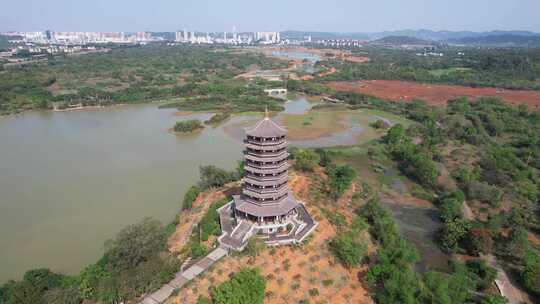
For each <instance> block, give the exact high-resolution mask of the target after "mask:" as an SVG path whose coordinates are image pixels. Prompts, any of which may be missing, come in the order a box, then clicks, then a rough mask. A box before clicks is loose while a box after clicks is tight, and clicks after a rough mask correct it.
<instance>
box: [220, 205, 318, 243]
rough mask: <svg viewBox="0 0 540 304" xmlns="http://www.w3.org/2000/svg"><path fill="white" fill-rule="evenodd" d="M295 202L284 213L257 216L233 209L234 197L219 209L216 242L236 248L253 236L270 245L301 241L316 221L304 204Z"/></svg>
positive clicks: (311, 229)
mask: <svg viewBox="0 0 540 304" xmlns="http://www.w3.org/2000/svg"><path fill="white" fill-rule="evenodd" d="M236 199H239V197H237V198H236ZM295 203H296V205H295V207H294V208H293V209H292V210H290V211H289V212H287V213H286V214H284V215H280V216H278V215H274V216H262V217H261V216H259V217H257V216H254V215H252V214H246V213H244V212H242V211H239V210H236V208H235V207H236V202H235V200H233V201H231V202H230V203H229V204H227V205H225V206H223V207H222V208H220V209H219V210H218V212H219V214H220V222H221V226H222V227H221V228H222V235H221V236H220V237H219V238H218V241H219V242H220V244H221V245H223V246H224V247H226V248H229V249H232V250H237V251H241V250H243V249H244V248H245V246H246V244H247V241H248V239H249V238H252V237H256V238H259V239H262V240H264V242H265V243H266V244H267V245H270V246H275V245H288V244H298V243H301V242H302V241H303V240H304V239H305V238H306V237H307V236H308V235H310V234H311V233H312V232H313V231H314V230H315V228H316V227H317V225H318V223H317V222H316V221H315V220H314V219H313V218H312V217H311V215H310V214H309V213H308V211H307V210H306V208H305V206H304V204H302V203H300V202H297V201H296V200H295Z"/></svg>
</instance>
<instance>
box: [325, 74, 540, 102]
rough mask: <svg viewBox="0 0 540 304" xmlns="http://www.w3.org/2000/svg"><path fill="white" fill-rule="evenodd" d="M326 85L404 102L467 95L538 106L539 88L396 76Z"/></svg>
mask: <svg viewBox="0 0 540 304" xmlns="http://www.w3.org/2000/svg"><path fill="white" fill-rule="evenodd" d="M327 85H328V87H330V88H332V89H335V90H337V91H352V92H357V93H364V94H368V95H373V96H376V97H379V98H383V99H388V100H393V101H407V102H408V101H412V100H414V99H421V100H424V101H425V102H427V103H428V104H431V105H436V106H445V105H446V103H447V101H448V100H451V99H455V98H458V97H469V98H471V99H476V98H479V97H498V98H501V99H502V100H505V101H507V102H509V103H511V104H515V105H518V104H526V105H528V106H529V107H531V108H536V109H538V108H540V92H539V91H525V90H505V89H498V88H471V87H465V86H457V85H440V84H424V83H418V82H412V81H398V80H369V81H352V82H349V81H335V82H329V83H328V84H327Z"/></svg>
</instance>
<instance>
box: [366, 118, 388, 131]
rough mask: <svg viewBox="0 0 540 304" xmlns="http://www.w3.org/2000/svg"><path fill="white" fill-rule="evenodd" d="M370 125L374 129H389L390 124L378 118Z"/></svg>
mask: <svg viewBox="0 0 540 304" xmlns="http://www.w3.org/2000/svg"><path fill="white" fill-rule="evenodd" d="M369 126H370V127H372V128H374V129H388V128H390V124H389V123H388V122H386V121H384V120H382V119H377V120H376V121H374V122H372V123H370V124H369Z"/></svg>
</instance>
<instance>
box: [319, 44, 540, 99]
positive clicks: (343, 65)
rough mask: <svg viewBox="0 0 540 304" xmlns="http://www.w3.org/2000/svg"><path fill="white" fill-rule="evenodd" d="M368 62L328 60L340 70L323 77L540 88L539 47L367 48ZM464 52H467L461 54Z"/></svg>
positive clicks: (328, 63) (328, 64)
mask: <svg viewBox="0 0 540 304" xmlns="http://www.w3.org/2000/svg"><path fill="white" fill-rule="evenodd" d="M363 52H367V54H366V53H364V54H363V55H364V56H366V55H367V56H368V57H369V58H370V61H369V62H365V63H352V62H342V61H330V62H327V63H326V65H327V66H333V67H335V68H337V70H338V72H337V73H334V74H330V75H327V76H325V77H324V78H322V80H325V81H326V80H365V79H388V80H408V81H421V82H430V83H447V84H457V85H466V86H472V87H477V86H490V87H502V88H508V89H532V90H539V89H540V86H539V85H538V82H537V81H536V80H538V79H539V78H540V69H539V68H538V66H539V65H538V64H539V63H540V51H539V50H538V49H472V48H469V49H466V50H462V49H453V48H451V49H448V50H445V51H444V52H445V56H442V57H423V56H417V55H416V51H411V50H390V49H381V48H368V49H364V50H363ZM460 53H464V54H460Z"/></svg>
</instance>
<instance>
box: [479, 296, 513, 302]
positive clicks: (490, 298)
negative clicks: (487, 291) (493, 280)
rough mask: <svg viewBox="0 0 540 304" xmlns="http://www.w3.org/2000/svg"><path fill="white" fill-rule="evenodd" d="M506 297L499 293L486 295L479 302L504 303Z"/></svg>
mask: <svg viewBox="0 0 540 304" xmlns="http://www.w3.org/2000/svg"><path fill="white" fill-rule="evenodd" d="M506 303H508V299H506V298H505V297H503V296H500V295H488V296H486V297H485V298H483V299H482V303H481V304H506Z"/></svg>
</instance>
